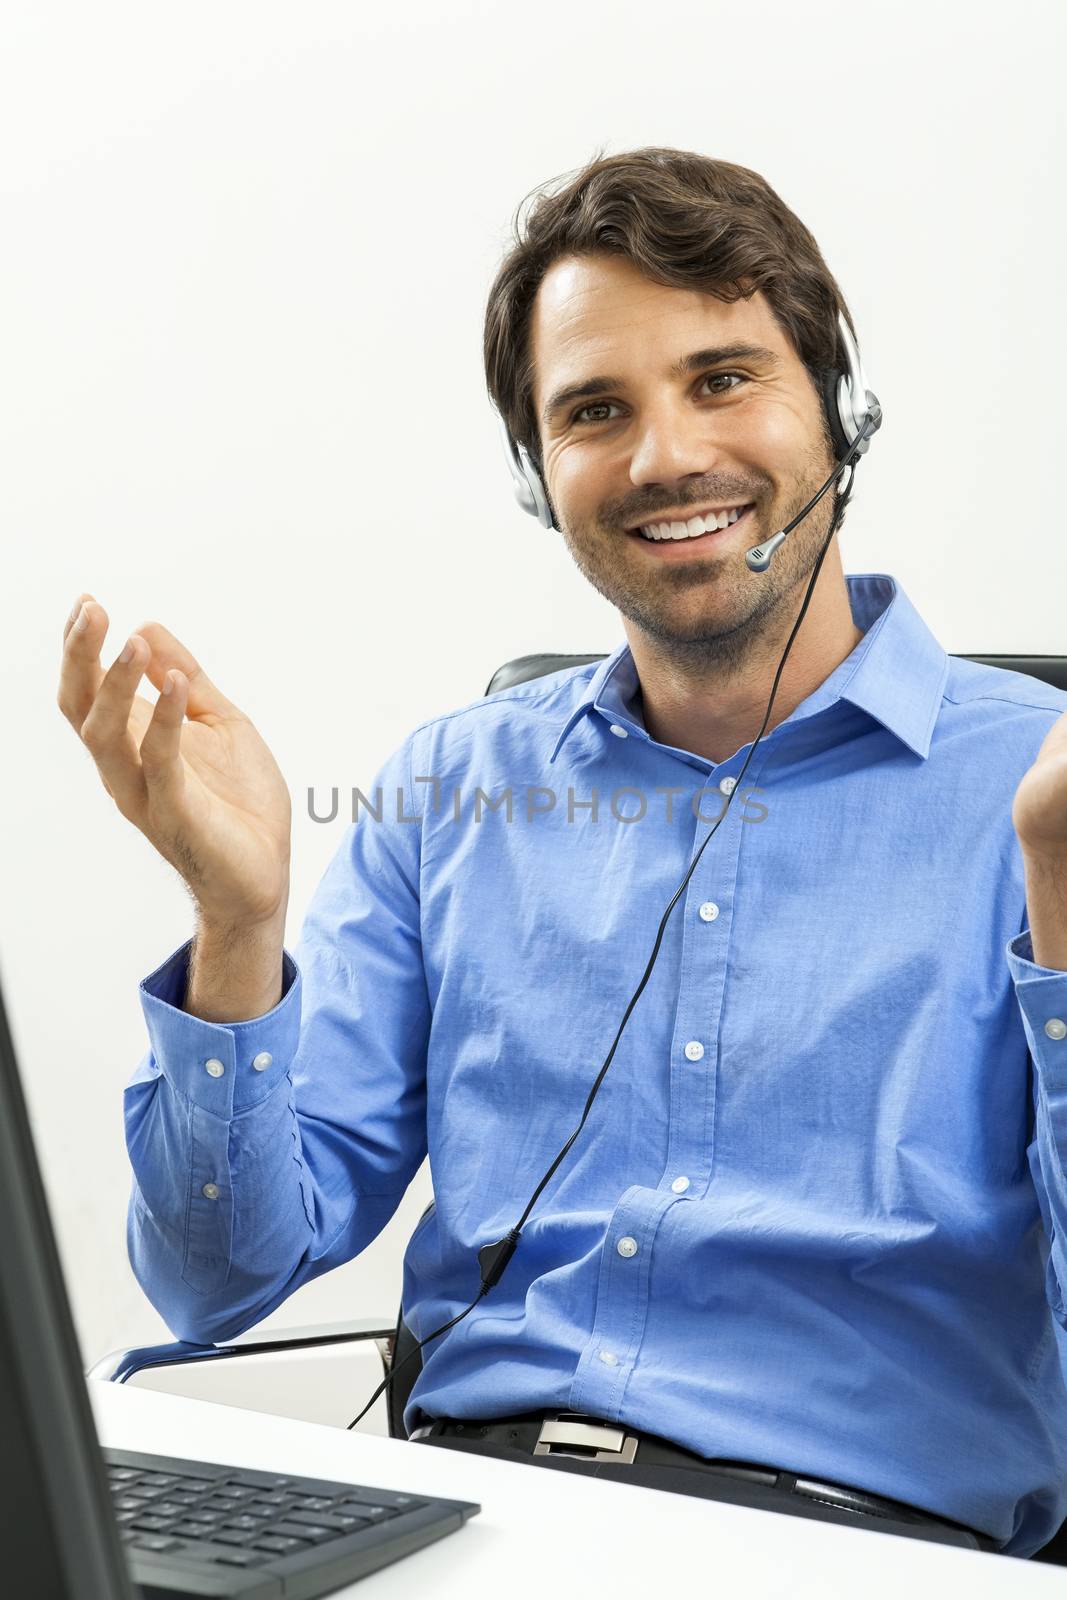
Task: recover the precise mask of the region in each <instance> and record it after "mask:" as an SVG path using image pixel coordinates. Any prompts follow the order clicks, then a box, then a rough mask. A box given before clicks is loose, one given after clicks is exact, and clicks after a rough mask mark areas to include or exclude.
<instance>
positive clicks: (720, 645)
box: [560, 456, 837, 677]
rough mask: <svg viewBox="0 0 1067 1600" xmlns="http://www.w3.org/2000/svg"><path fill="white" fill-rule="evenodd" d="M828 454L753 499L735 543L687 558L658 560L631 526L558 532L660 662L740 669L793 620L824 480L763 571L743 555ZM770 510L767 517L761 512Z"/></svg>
mask: <svg viewBox="0 0 1067 1600" xmlns="http://www.w3.org/2000/svg"><path fill="white" fill-rule="evenodd" d="M830 468H831V462H830V461H829V460H826V458H825V457H823V456H820V457H818V458H817V459H816V461H815V463H813V465H812V467H810V468H809V471H808V472H807V473H806V474H805V475H804V477H803V479H802V481H797V482H796V483H794V485H793V487H792V489H791V490H790V491H789V493H788V495H787V496H786V497H785V499H784V500H783V497H782V496H779V497H778V500H777V503H776V505H775V504H774V503H772V504H771V505H770V506H769V507H765V506H764V505H762V504H761V502H760V501H759V500H757V501H756V505H755V510H754V512H753V515H752V516H751V517H749V519H748V522H749V530H748V535H747V536H746V538H745V542H744V544H743V545H738V544H736V543H732V544H731V547H730V548H729V549H727V550H725V551H723V552H722V553H721V554H714V553H711V554H706V555H701V556H699V557H694V559H693V560H692V561H684V562H682V561H678V560H676V559H675V560H670V561H659V560H658V559H657V558H656V556H655V555H654V554H651V555H646V554H645V553H644V552H643V551H641V550H638V549H636V548H631V546H632V545H634V544H635V543H636V540H637V539H638V538H639V537H640V535H632V534H628V533H621V532H613V533H605V532H604V531H603V530H601V529H599V528H591V529H588V530H584V529H583V530H577V531H576V530H573V529H571V530H569V529H568V528H567V527H565V526H564V525H563V524H562V523H561V524H560V526H561V527H563V537H564V540H565V542H566V544H567V548H568V549H569V551H570V553H571V555H572V557H573V558H574V561H575V564H576V566H577V567H578V569H579V571H580V572H581V573H582V575H583V576H584V577H585V578H586V580H587V581H588V582H589V583H590V584H591V585H592V586H593V588H594V589H596V590H597V591H598V593H600V594H602V595H603V596H604V598H605V600H607V601H608V602H609V603H610V604H611V605H613V606H615V607H616V609H617V610H618V611H620V612H621V613H622V615H623V616H624V617H626V618H627V619H628V620H629V621H630V622H632V623H634V624H635V625H636V626H637V627H638V628H639V629H640V630H641V631H642V632H643V633H644V634H645V635H646V636H647V637H648V639H649V641H650V642H651V643H652V645H653V648H654V650H655V653H656V655H657V656H658V657H660V659H661V660H663V661H672V662H675V663H677V664H678V665H679V666H680V667H682V668H683V669H684V670H685V671H686V672H687V673H699V672H704V671H714V672H715V673H716V675H725V676H727V677H732V676H735V675H737V674H739V673H741V672H743V671H744V669H745V667H746V665H747V664H748V663H749V662H751V660H752V659H753V656H754V653H755V652H757V651H758V650H759V649H760V646H761V643H762V642H763V641H765V639H766V638H767V637H768V636H769V634H770V633H772V632H773V633H774V634H775V636H776V637H777V635H778V634H779V633H780V632H781V630H782V628H783V626H784V627H785V630H786V635H785V636H786V637H787V636H788V631H789V629H791V627H792V624H793V623H794V622H795V621H796V618H797V615H798V614H799V610H800V606H801V605H802V604H803V596H804V594H805V593H806V591H807V584H808V582H809V581H810V579H811V574H812V570H813V568H814V566H815V563H816V561H817V560H818V558H819V552H820V550H821V549H822V547H823V544H824V542H825V540H826V536H827V534H828V532H829V530H830V523H831V519H832V518H833V515H834V509H835V506H836V503H837V500H836V496H835V493H834V488H833V486H831V487H830V488H829V489H827V491H826V493H825V494H824V495H823V497H822V499H821V500H820V501H819V504H818V505H817V506H815V507H814V508H813V509H812V511H810V512H809V513H808V515H807V516H806V517H805V518H804V520H803V521H802V522H800V523H798V524H797V526H796V528H795V529H794V530H793V532H792V533H790V534H789V535H788V536H787V537H786V538H785V540H784V541H783V542H782V544H781V545H779V547H778V549H777V551H776V552H775V554H774V556H773V558H772V560H771V564H770V566H769V567H768V568H767V570H766V572H753V571H751V569H750V568H749V567H748V566H747V565H746V562H745V554H746V552H747V551H748V550H750V549H752V547H753V546H754V545H757V544H759V543H761V542H762V541H763V540H764V539H769V538H770V536H771V534H772V533H774V532H775V530H776V529H778V528H784V527H786V526H787V525H788V523H789V522H790V521H791V520H792V519H793V517H795V516H796V514H797V512H798V511H800V510H801V508H802V507H803V506H804V505H806V504H807V502H808V501H809V500H810V499H811V497H812V494H813V493H815V491H816V490H817V489H818V487H819V485H820V484H821V483H823V482H824V481H825V479H826V476H827V473H828V472H829V471H830ZM771 516H773V518H774V520H773V521H771V520H769V518H770V517H771Z"/></svg>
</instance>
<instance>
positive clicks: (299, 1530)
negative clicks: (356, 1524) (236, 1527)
mask: <svg viewBox="0 0 1067 1600" xmlns="http://www.w3.org/2000/svg"><path fill="white" fill-rule="evenodd" d="M264 1532H265V1533H277V1534H281V1535H282V1536H283V1537H284V1538H289V1539H306V1540H307V1541H308V1543H309V1544H321V1543H322V1541H323V1540H324V1539H338V1538H340V1537H341V1535H340V1534H339V1533H338V1532H337V1530H336V1528H323V1527H321V1526H319V1525H317V1524H316V1523H314V1522H276V1523H274V1524H273V1526H272V1527H270V1528H266V1529H264Z"/></svg>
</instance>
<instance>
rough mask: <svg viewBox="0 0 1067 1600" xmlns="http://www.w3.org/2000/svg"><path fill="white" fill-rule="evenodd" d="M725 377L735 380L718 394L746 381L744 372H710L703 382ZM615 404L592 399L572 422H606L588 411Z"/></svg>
mask: <svg viewBox="0 0 1067 1600" xmlns="http://www.w3.org/2000/svg"><path fill="white" fill-rule="evenodd" d="M724 378H725V379H731V380H733V381H732V382H731V383H730V385H729V387H728V388H722V389H717V390H715V393H716V394H730V393H731V391H732V390H733V389H734V388H735V387H736V385H737V384H738V383H744V381H745V379H744V375H743V374H742V373H740V372H709V373H707V374H706V376H705V377H704V378H703V380H702V382H704V383H718V382H719V381H720V380H721V379H724ZM614 405H615V402H614V400H591V401H590V402H589V404H588V405H584V406H581V407H580V408H579V409H578V410H577V411H576V412H575V413H574V415H573V417H572V418H571V421H572V422H584V421H592V422H604V421H606V420H607V419H606V418H604V417H592V418H589V417H587V415H586V414H587V413H588V412H590V411H602V410H604V409H606V408H610V407H611V406H614Z"/></svg>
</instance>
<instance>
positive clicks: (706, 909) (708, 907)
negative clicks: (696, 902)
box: [700, 900, 719, 922]
mask: <svg viewBox="0 0 1067 1600" xmlns="http://www.w3.org/2000/svg"><path fill="white" fill-rule="evenodd" d="M718 915H719V908H718V906H717V905H716V904H715V902H714V900H705V901H704V904H703V905H702V906H701V908H700V920H701V922H714V921H715V918H716V917H717V916H718Z"/></svg>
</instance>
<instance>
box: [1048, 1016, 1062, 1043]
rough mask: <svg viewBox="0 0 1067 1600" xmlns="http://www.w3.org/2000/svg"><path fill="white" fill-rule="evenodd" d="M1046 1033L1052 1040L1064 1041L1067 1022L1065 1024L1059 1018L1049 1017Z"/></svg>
mask: <svg viewBox="0 0 1067 1600" xmlns="http://www.w3.org/2000/svg"><path fill="white" fill-rule="evenodd" d="M1045 1032H1046V1033H1047V1034H1048V1036H1049V1038H1050V1039H1062V1038H1063V1036H1064V1035H1065V1034H1067V1022H1063V1021H1062V1020H1061V1019H1060V1018H1059V1017H1049V1019H1048V1021H1047V1022H1046V1023H1045Z"/></svg>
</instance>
